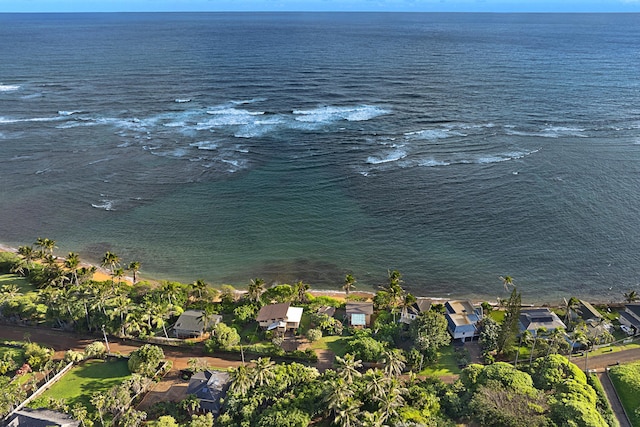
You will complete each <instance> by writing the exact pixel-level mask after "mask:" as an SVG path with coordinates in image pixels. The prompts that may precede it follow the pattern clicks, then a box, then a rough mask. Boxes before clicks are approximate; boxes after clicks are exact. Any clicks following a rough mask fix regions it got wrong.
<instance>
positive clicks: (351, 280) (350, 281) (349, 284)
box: [342, 274, 356, 296]
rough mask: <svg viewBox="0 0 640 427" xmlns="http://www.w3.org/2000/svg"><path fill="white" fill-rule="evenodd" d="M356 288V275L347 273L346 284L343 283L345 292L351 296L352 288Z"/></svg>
mask: <svg viewBox="0 0 640 427" xmlns="http://www.w3.org/2000/svg"><path fill="white" fill-rule="evenodd" d="M355 288H356V279H355V277H353V276H352V275H351V274H347V275H346V276H345V277H344V285H342V289H344V292H345V294H346V295H347V296H349V292H351V290H352V289H355Z"/></svg>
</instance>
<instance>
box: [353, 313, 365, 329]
mask: <svg viewBox="0 0 640 427" xmlns="http://www.w3.org/2000/svg"><path fill="white" fill-rule="evenodd" d="M351 325H352V326H367V318H366V317H365V315H364V314H363V313H354V314H352V315H351Z"/></svg>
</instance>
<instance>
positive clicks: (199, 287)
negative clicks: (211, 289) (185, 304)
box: [191, 279, 209, 299]
mask: <svg viewBox="0 0 640 427" xmlns="http://www.w3.org/2000/svg"><path fill="white" fill-rule="evenodd" d="M207 286H209V285H207V282H205V281H204V280H202V279H198V280H196V281H195V282H193V283H192V284H191V289H193V290H194V291H196V292H197V293H198V299H202V291H204V290H206V289H207Z"/></svg>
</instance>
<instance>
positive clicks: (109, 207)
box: [91, 199, 115, 211]
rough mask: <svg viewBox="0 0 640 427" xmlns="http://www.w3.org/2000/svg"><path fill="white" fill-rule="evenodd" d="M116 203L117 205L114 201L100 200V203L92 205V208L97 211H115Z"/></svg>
mask: <svg viewBox="0 0 640 427" xmlns="http://www.w3.org/2000/svg"><path fill="white" fill-rule="evenodd" d="M114 203H115V201H114V200H106V199H102V200H100V202H99V203H91V206H92V207H94V208H96V209H103V210H105V211H113V210H115V209H114V208H113V204H114Z"/></svg>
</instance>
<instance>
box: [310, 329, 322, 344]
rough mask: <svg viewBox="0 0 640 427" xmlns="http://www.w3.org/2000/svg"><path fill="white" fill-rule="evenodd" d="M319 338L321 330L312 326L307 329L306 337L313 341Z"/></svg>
mask: <svg viewBox="0 0 640 427" xmlns="http://www.w3.org/2000/svg"><path fill="white" fill-rule="evenodd" d="M320 338H322V331H321V330H320V329H317V328H314V329H309V330H308V331H307V339H308V340H309V341H311V342H315V341H318V340H319V339H320Z"/></svg>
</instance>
